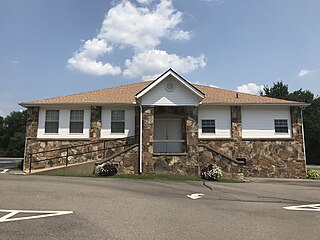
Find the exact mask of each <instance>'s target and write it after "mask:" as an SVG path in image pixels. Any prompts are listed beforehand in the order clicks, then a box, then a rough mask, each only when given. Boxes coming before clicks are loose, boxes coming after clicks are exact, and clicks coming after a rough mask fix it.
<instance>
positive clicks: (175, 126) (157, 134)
mask: <svg viewBox="0 0 320 240" xmlns="http://www.w3.org/2000/svg"><path fill="white" fill-rule="evenodd" d="M154 140H155V142H154V148H153V150H154V152H155V153H181V152H182V142H181V140H182V124H181V119H161V118H158V119H155V124H154ZM157 140H158V141H159V142H157ZM163 140H168V142H165V141H164V142H161V141H163ZM170 140H171V141H172V142H171V141H170ZM174 141H178V142H174ZM179 141H180V142H179Z"/></svg>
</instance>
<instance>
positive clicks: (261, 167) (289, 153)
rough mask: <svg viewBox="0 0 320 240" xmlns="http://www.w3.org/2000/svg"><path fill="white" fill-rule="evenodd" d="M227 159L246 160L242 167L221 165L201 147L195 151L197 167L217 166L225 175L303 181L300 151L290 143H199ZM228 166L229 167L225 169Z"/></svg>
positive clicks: (303, 170)
mask: <svg viewBox="0 0 320 240" xmlns="http://www.w3.org/2000/svg"><path fill="white" fill-rule="evenodd" d="M201 143H202V144H206V145H208V146H210V147H212V148H214V149H217V150H219V151H220V152H221V153H223V154H225V155H227V156H230V158H233V159H236V158H246V160H247V161H246V165H245V166H243V167H242V166H232V165H231V164H227V163H226V162H224V163H223V161H221V160H220V159H219V156H215V155H214V154H213V153H212V151H210V150H208V149H205V148H203V147H201V148H199V164H201V165H202V164H204V165H208V164H210V163H217V164H218V165H219V166H221V167H222V168H223V170H224V171H226V172H243V173H244V175H245V176H250V177H284V178H305V177H306V169H305V162H304V158H303V149H302V147H301V146H299V145H297V144H296V143H295V142H294V141H292V140H287V141H280V140H279V141H270V140H269V141H267V140H244V141H241V142H239V143H238V144H237V143H235V142H234V141H232V140H230V141H201ZM228 165H229V166H228Z"/></svg>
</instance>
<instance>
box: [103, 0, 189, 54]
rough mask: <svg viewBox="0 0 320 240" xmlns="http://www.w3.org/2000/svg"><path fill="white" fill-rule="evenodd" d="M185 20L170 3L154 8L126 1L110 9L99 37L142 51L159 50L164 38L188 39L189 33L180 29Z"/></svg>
mask: <svg viewBox="0 0 320 240" xmlns="http://www.w3.org/2000/svg"><path fill="white" fill-rule="evenodd" d="M181 21H182V13H181V12H178V11H176V10H175V9H174V8H173V6H172V2H171V1H169V0H161V1H160V2H159V4H158V5H156V7H155V8H154V9H153V8H151V7H150V8H147V7H137V6H135V5H134V4H132V3H131V2H129V1H123V2H121V3H120V4H118V5H116V6H115V7H113V8H111V9H110V10H109V12H108V14H107V15H106V17H105V19H104V20H103V23H102V27H101V29H100V33H99V35H98V37H99V38H102V39H106V40H107V41H108V42H111V43H113V44H117V45H121V46H122V47H126V46H131V47H133V48H134V49H135V52H141V51H143V50H150V49H153V48H155V47H156V46H157V45H159V44H160V43H161V39H162V38H164V37H166V38H172V37H173V36H174V35H176V36H177V39H179V38H180V39H181V38H183V40H186V38H188V36H187V35H188V32H185V31H182V30H181V31H182V32H180V31H178V30H177V29H176V27H177V25H178V24H179V23H181Z"/></svg>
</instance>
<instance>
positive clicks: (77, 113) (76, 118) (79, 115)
mask: <svg viewBox="0 0 320 240" xmlns="http://www.w3.org/2000/svg"><path fill="white" fill-rule="evenodd" d="M83 126H84V111H83V110H70V125H69V132H70V133H83Z"/></svg>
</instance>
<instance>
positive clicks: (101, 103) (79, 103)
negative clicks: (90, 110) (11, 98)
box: [19, 102, 137, 107]
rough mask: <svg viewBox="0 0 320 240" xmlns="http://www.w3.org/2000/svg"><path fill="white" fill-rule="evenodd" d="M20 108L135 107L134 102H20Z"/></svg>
mask: <svg viewBox="0 0 320 240" xmlns="http://www.w3.org/2000/svg"><path fill="white" fill-rule="evenodd" d="M19 105H20V106H22V107H43V106H73V105H76V106H79V105H85V106H109V105H129V106H130V105H137V103H136V102H132V103H128V102H117V103H103V102H75V103H70V102H65V103H29V102H21V103H19Z"/></svg>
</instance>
